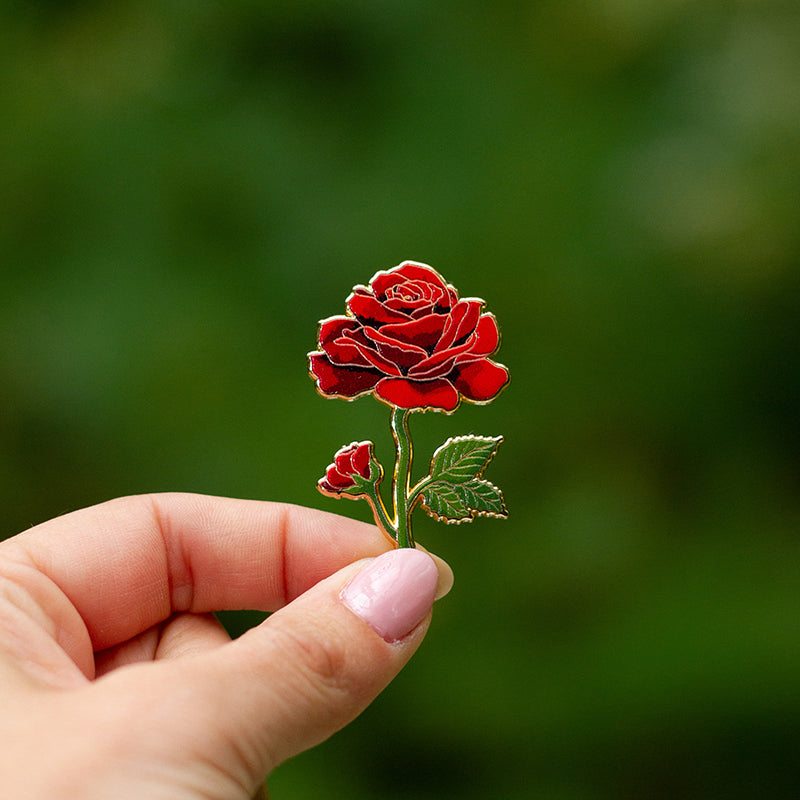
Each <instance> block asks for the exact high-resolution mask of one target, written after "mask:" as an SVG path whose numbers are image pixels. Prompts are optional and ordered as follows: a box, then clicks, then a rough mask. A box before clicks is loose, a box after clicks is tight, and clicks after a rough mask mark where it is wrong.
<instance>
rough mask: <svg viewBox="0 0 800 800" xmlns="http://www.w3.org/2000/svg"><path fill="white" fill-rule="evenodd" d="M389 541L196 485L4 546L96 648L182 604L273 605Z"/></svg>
mask: <svg viewBox="0 0 800 800" xmlns="http://www.w3.org/2000/svg"><path fill="white" fill-rule="evenodd" d="M390 547H391V545H390V543H389V542H388V541H387V540H386V538H385V537H384V536H383V535H382V534H381V533H380V531H379V530H378V529H377V528H376V527H374V526H372V525H367V524H365V523H361V522H356V521H354V520H350V519H347V518H345V517H340V516H337V515H335V514H329V513H326V512H323V511H317V510H314V509H309V508H303V507H301V506H294V505H288V504H283V503H268V502H260V501H255V500H234V499H230V498H221V497H209V496H206V495H193V494H154V495H141V496H135V497H126V498H119V499H116V500H111V501H109V502H107V503H103V504H101V505H98V506H92V507H91V508H86V509H83V510H81V511H76V512H73V513H71V514H67V515H65V516H63V517H59V518H57V519H54V520H51V521H49V522H46V523H44V524H42V525H39V526H37V527H35V528H32V529H30V530H28V531H26V532H24V533H21V534H19V535H18V536H16V537H14V538H12V539H10V540H8V541H6V542H4V543H2V545H0V555H3V554H4V555H6V556H8V557H11V558H14V559H15V560H18V559H19V558H23V559H25V560H26V561H29V562H32V564H33V565H34V566H35V568H36V569H37V570H38V571H39V572H40V573H42V574H43V575H45V576H46V577H47V578H49V579H50V580H51V581H52V582H53V583H54V584H55V585H56V586H57V587H58V588H59V589H60V590H61V592H63V594H64V595H66V598H67V599H68V600H69V602H70V603H71V604H72V605H73V606H74V608H75V609H76V610H77V611H78V613H79V614H80V616H81V618H82V619H83V622H84V624H85V626H86V628H87V631H88V633H89V636H90V638H91V641H92V646H93V648H94V649H95V650H101V649H104V648H107V647H111V646H113V645H115V644H118V643H120V642H123V641H126V640H127V639H129V638H131V637H132V636H135V635H137V634H138V633H141V632H142V631H144V630H147V629H148V628H150V627H152V626H153V625H156V624H158V623H159V622H161V621H163V620H165V619H167V617H169V616H170V615H171V614H172V613H174V612H178V611H189V612H193V613H206V612H209V611H218V610H222V609H241V608H249V609H257V610H260V611H274V610H275V609H277V608H279V607H281V606H282V605H284V604H286V603H287V602H289V601H290V600H292V599H293V598H294V597H296V596H298V595H300V594H302V593H303V592H304V591H305V590H306V589H308V588H309V587H311V586H312V585H314V584H315V583H317V582H318V581H319V580H321V579H323V578H326V577H327V576H328V575H331V574H333V573H334V572H336V571H337V570H339V569H340V568H342V567H343V566H345V565H347V564H349V563H351V562H353V561H355V560H357V559H359V558H365V557H370V556H376V555H379V554H380V553H382V552H384V551H386V550H388V549H390Z"/></svg>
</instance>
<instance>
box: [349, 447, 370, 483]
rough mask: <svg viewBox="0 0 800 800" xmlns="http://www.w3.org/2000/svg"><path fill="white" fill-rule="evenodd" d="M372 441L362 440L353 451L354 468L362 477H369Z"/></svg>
mask: <svg viewBox="0 0 800 800" xmlns="http://www.w3.org/2000/svg"><path fill="white" fill-rule="evenodd" d="M369 450H370V443H369V442H361V443H360V444H359V445H358V447H357V449H356V451H355V452H354V453H353V458H352V462H353V468H354V469H355V470H356V471H357V472H358V474H359V475H361V477H362V478H369V462H370V458H371V456H370V452H369Z"/></svg>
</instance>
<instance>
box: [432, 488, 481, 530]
mask: <svg viewBox="0 0 800 800" xmlns="http://www.w3.org/2000/svg"><path fill="white" fill-rule="evenodd" d="M422 507H423V508H424V509H425V510H426V511H427V512H428V515H429V516H431V517H434V519H438V520H440V521H444V522H469V521H470V520H471V519H472V514H471V513H470V510H469V507H468V506H467V505H466V504H465V503H464V502H463V501H462V499H461V498H460V497H459V494H458V492H457V491H456V488H455V486H453V485H451V484H447V483H435V484H431V485H429V486H428V489H427V491H426V492H425V493H424V494H423V495H422Z"/></svg>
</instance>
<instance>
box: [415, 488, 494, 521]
mask: <svg viewBox="0 0 800 800" xmlns="http://www.w3.org/2000/svg"><path fill="white" fill-rule="evenodd" d="M422 506H423V508H424V509H425V511H427V513H428V514H429V515H430V516H432V517H434V518H435V519H437V520H439V521H443V522H448V523H456V524H458V523H461V522H471V521H472V520H473V519H474V518H475V517H476V516H482V517H507V516H508V512H507V511H506V506H505V503H504V502H503V494H502V492H501V491H500V490H499V489H498V488H497V487H496V486H495V485H494V484H492V483H489V481H483V480H478V479H473V480H470V481H465V482H464V483H450V482H448V481H444V480H438V481H435V482H434V483H430V484H428V485H427V486H426V488H425V491H424V492H423V494H422Z"/></svg>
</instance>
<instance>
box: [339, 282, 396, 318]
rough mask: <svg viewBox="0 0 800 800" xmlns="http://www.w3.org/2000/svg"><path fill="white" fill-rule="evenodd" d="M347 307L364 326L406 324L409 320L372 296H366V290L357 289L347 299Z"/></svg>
mask: <svg viewBox="0 0 800 800" xmlns="http://www.w3.org/2000/svg"><path fill="white" fill-rule="evenodd" d="M347 307H348V308H349V309H350V312H351V313H352V314H355V316H356V317H358V319H359V320H360V321H361V322H362V323H364V324H365V325H369V324H371V325H385V324H387V323H389V322H407V321H408V319H409V316H408V314H404V313H402V312H401V311H395V310H393V309H391V308H387V307H386V306H385V305H384V304H383V303H381V302H379V301H378V300H377V299H376V298H375V297H374V296H373V295H372V294H368V293H367V290H366V289H360V290H359V289H358V287H356V291H355V292H353V294H351V295H350V297H349V298H348V300H347Z"/></svg>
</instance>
